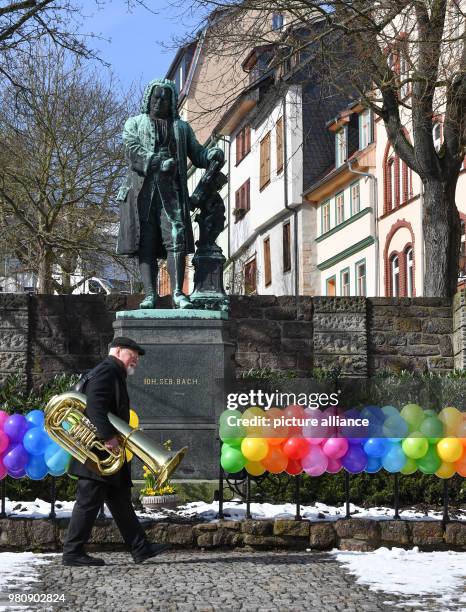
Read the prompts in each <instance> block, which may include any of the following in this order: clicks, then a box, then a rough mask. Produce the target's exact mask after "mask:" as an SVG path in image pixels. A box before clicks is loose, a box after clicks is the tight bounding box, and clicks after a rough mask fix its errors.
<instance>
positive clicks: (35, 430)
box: [23, 426, 50, 455]
mask: <svg viewBox="0 0 466 612" xmlns="http://www.w3.org/2000/svg"><path fill="white" fill-rule="evenodd" d="M49 444H50V439H49V437H48V435H47V433H46V432H45V430H44V429H43V428H42V427H41V426H39V427H31V429H28V431H27V432H26V433H25V434H24V438H23V446H24V448H25V449H26V450H27V452H28V453H29V454H30V455H43V454H44V453H45V449H46V448H47V446H48V445H49Z"/></svg>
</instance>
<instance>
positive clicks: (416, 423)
mask: <svg viewBox="0 0 466 612" xmlns="http://www.w3.org/2000/svg"><path fill="white" fill-rule="evenodd" d="M400 414H401V416H402V417H403V418H404V420H405V421H406V422H407V423H408V427H409V431H418V429H419V427H420V425H421V423H422V421H423V420H424V410H423V409H422V408H421V407H420V406H419V405H418V404H406V405H405V406H403V408H402V409H401V412H400Z"/></svg>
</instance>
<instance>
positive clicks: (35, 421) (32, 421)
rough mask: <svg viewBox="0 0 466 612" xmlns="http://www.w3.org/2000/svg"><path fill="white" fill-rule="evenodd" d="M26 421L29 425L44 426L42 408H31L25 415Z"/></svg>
mask: <svg viewBox="0 0 466 612" xmlns="http://www.w3.org/2000/svg"><path fill="white" fill-rule="evenodd" d="M26 421H27V422H28V423H29V427H30V428H31V427H43V426H44V413H43V412H42V410H31V411H30V412H28V413H27V415H26Z"/></svg>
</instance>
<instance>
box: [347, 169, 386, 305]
mask: <svg viewBox="0 0 466 612" xmlns="http://www.w3.org/2000/svg"><path fill="white" fill-rule="evenodd" d="M351 163H352V161H351V160H350V159H348V169H349V171H350V172H352V173H353V174H359V175H361V176H367V177H368V178H370V179H371V180H372V202H373V205H374V210H373V214H374V222H373V225H374V227H373V233H374V240H375V297H379V296H380V273H379V268H380V262H379V221H378V214H379V206H378V189H377V177H376V176H375V174H371V173H370V172H361V171H359V170H354V169H353V168H352V167H351Z"/></svg>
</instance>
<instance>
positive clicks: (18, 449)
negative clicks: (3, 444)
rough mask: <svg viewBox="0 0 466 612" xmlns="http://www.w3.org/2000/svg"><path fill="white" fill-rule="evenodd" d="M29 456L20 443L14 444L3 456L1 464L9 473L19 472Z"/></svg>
mask: <svg viewBox="0 0 466 612" xmlns="http://www.w3.org/2000/svg"><path fill="white" fill-rule="evenodd" d="M28 459H29V456H28V453H27V451H26V450H25V449H24V446H23V445H22V444H15V445H14V446H13V447H12V448H11V449H10V450H9V451H8V452H7V453H6V454H5V456H4V457H3V465H4V466H5V467H6V469H7V470H8V473H9V474H10V475H11V473H12V472H19V471H20V470H23V469H24V468H25V467H26V463H27V462H28Z"/></svg>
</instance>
